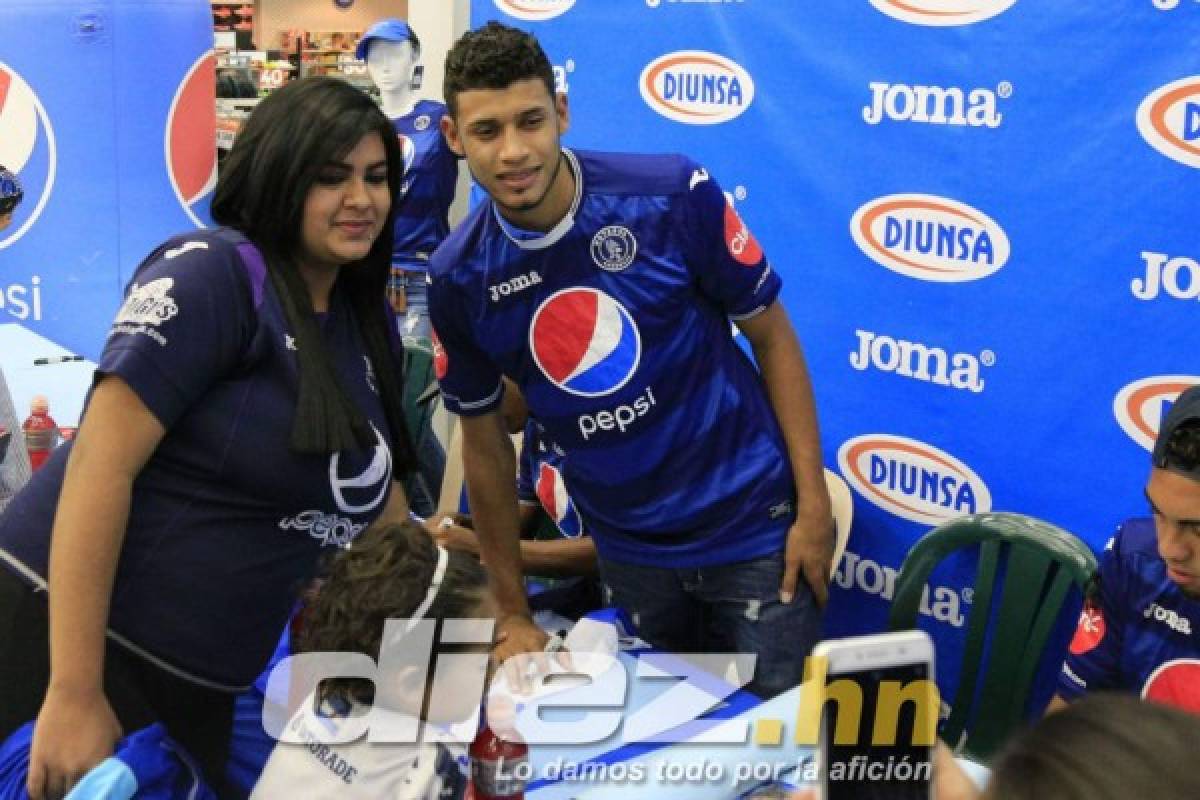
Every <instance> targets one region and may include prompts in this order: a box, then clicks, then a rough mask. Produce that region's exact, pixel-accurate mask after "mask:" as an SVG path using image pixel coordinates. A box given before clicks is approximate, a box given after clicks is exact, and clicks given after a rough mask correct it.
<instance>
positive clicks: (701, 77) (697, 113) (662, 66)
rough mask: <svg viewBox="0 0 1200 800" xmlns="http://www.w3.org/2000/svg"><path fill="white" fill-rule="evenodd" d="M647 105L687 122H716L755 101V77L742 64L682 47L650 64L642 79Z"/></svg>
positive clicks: (690, 123)
mask: <svg viewBox="0 0 1200 800" xmlns="http://www.w3.org/2000/svg"><path fill="white" fill-rule="evenodd" d="M638 88H639V89H640V91H641V93H642V99H643V100H645V101H646V105H648V106H650V108H652V109H653V110H654V111H656V112H658V113H659V114H661V115H663V116H664V117H666V118H667V119H671V120H674V121H676V122H682V123H684V124H685V125H716V124H718V123H722V122H728V121H730V120H732V119H734V118H736V117H738V116H740V115H741V114H742V112H744V111H745V110H746V109H747V108H749V107H750V104H751V103H752V102H753V101H754V80H753V79H752V78H751V77H750V73H748V72H746V70H745V69H743V68H742V66H741V65H740V64H738V63H737V62H735V61H732V60H730V59H728V58H726V57H725V56H722V55H718V54H716V53H709V52H705V51H703V50H680V51H677V52H674V53H667V54H666V55H663V56H659V57H658V58H656V59H654V60H653V61H651V62H650V63H649V64H647V65H646V67H645V69H643V70H642V74H641V77H640V78H639V80H638Z"/></svg>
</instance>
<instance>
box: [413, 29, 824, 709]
mask: <svg viewBox="0 0 1200 800" xmlns="http://www.w3.org/2000/svg"><path fill="white" fill-rule="evenodd" d="M444 86H445V95H446V105H447V107H448V109H449V114H448V116H447V117H445V118H443V120H442V132H443V133H444V134H445V136H446V140H447V142H448V143H449V145H450V148H451V149H452V150H454V151H455V152H456V153H458V154H459V155H460V156H463V157H465V158H466V159H467V164H468V166H469V167H470V169H471V173H472V175H473V176H474V178H475V180H476V182H477V183H478V184H479V185H480V186H481V187H483V189H484V190H485V191H486V192H487V194H488V195H489V201H488V202H486V203H483V204H481V205H480V206H479V207H477V208H476V209H475V210H474V211H473V212H472V214H471V215H470V216H469V217H468V218H467V219H466V220H465V221H464V222H463V223H462V224H461V225H460V226H459V227H458V228H456V229H455V231H454V232H452V233H451V235H450V236H449V238H447V240H446V241H445V242H444V243H443V244H442V246H441V247H439V248H438V250H437V251H436V252H435V253H434V256H433V259H432V261H431V263H430V277H431V290H430V311H431V317H432V320H433V326H434V329H435V331H436V334H437V336H438V337H440V343H439V344H438V345H436V346H435V350H436V351H437V368H438V374H439V379H440V382H441V387H442V392H443V396H444V399H445V402H446V405H447V407H448V408H449V409H450V410H451V411H453V412H455V413H458V414H459V415H460V416H461V418H462V423H461V424H462V425H463V437H464V469H465V472H466V477H467V483H468V487H469V493H470V502H471V509H472V512H473V514H474V518H475V525H476V529H477V530H478V531H479V533H480V542H481V547H482V550H483V556H484V560H485V562H486V563H487V565H488V567H489V569H490V570H491V571H492V574H493V581H494V586H495V590H496V593H497V598H498V601H499V605H500V618H499V622H498V625H499V636H500V639H501V641H500V643H499V645H498V647H497V648H496V656H497V658H498V659H499V660H504V659H505V658H507V657H508V656H510V655H514V654H517V653H522V652H529V651H533V650H538V649H540V648H541V646H542V643H543V641H544V639H545V636H544V634H542V633H541V631H539V630H538V629H537V628H536V627H535V626H534V625H533V624H532V623H531V621H530V619H529V614H528V608H527V606H526V601H525V597H524V595H523V593H522V591H521V582H520V569H519V567H520V558H519V552H518V548H517V528H518V525H517V502H516V497H515V492H514V488H513V481H512V479H511V476H512V475H513V474H514V471H515V466H514V461H513V454H512V449H511V444H510V442H509V440H508V435H507V433H506V432H505V430H504V425H503V423H502V421H501V419H500V417H499V415H498V413H497V411H496V409H497V406H498V404H499V402H500V398H501V395H502V393H503V387H502V384H501V376H507V377H509V378H511V379H512V380H513V381H515V382H516V384H517V386H518V387H519V388H520V390H521V392H522V394H523V395H524V396H525V400H526V402H527V403H528V406H529V410H530V414H531V416H532V417H533V418H534V419H535V420H536V421H537V423H538V424H539V425H541V426H542V427H543V428H544V429H545V431H546V433H547V435H548V436H549V437H550V438H551V439H552V440H553V441H554V442H556V443H557V444H558V445H559V446H561V447H562V448H563V451H564V453H565V454H566V460H565V462H564V464H565V466H564V470H565V473H564V475H563V478H564V480H565V482H566V483H567V484H568V485H569V486H570V487H571V495H572V500H573V501H574V503H575V507H576V509H577V511H578V513H579V514H580V517H581V519H582V523H583V526H584V527H585V528H586V529H587V530H588V532H589V533H590V534H591V535H592V536H593V538H594V539H595V541H596V546H597V548H598V550H599V554H600V565H601V572H602V574H603V577H604V579H605V582H606V583H607V584H608V585H609V587H610V589H611V590H612V592H613V595H614V599H615V601H616V603H617V604H618V605H620V606H622V607H624V608H625V609H626V610H627V611H628V612H629V613H630V614H631V616H632V617H633V618H634V620H635V622H636V624H637V625H638V627H639V633H640V634H641V636H642V637H643V638H645V639H647V640H648V641H650V642H651V643H653V644H655V645H656V646H658V647H660V648H663V649H668V650H674V651H679V652H688V651H709V652H713V651H717V652H727V651H737V652H748V653H754V654H756V655H757V657H758V664H757V667H756V671H755V680H754V682H753V683H752V688H755V689H757V690H758V691H760V692H763V693H775V692H779V691H782V690H784V689H787V688H789V687H790V686H793V685H795V684H796V683H797V682H798V681H799V680H800V678H801V676H802V672H803V659H804V656H805V655H807V653H808V650H809V648H810V647H811V645H812V644H813V642H814V641H815V640H816V638H817V633H818V627H819V617H820V614H819V605H820V604H821V603H823V602H824V598H825V594H826V590H827V585H828V577H829V565H830V558H831V554H832V550H833V535H832V534H833V526H832V519H831V517H830V510H829V497H828V494H827V493H826V489H825V484H824V481H823V478H822V467H821V451H820V444H819V440H818V432H817V421H816V413H815V410H814V407H813V405H814V404H813V398H812V390H811V387H810V384H809V379H808V373H807V370H806V367H805V364H804V358H803V356H802V354H801V350H800V346H799V343H798V341H797V340H796V336H795V334H794V332H793V330H792V327H791V324H790V323H789V321H788V318H787V315H786V313H785V312H784V310H783V307H782V305H780V303H779V302H778V301H777V299H776V298H777V296H778V294H779V290H780V280H779V277H778V275H777V274H776V273H775V272H773V271H772V269H771V267H770V265H769V264H768V263H767V261H766V259H765V258H764V257H763V254H762V251H761V249H760V248H759V246H758V243H757V242H756V241H755V240H754V237H753V236H752V235H751V234H750V232H749V231H748V230H747V229H746V226H745V225H744V224H743V223H742V221H741V219H740V218H739V217H738V215H737V212H736V211H734V209H733V207H732V206H731V205H729V203H728V202H727V201H726V199H725V196H724V194H723V193H722V192H721V189H720V187H719V186H718V185H717V183H716V181H715V180H714V179H713V177H712V176H711V175H709V173H708V171H707V170H706V169H705V168H704V167H702V166H700V165H698V164H695V163H693V162H692V161H690V160H688V159H686V158H684V157H681V156H651V155H625V154H615V153H594V152H582V151H579V152H576V151H571V150H568V149H564V148H562V147H561V146H560V143H559V139H560V135H561V134H562V133H563V132H564V131H565V130H566V128H567V124H568V121H569V114H568V110H567V100H566V97H565V95H561V94H558V95H556V94H555V92H554V77H553V73H552V70H551V67H550V63H549V60H548V59H547V58H546V55H545V53H544V52H543V51H542V49H541V47H540V45H539V44H538V42H537V40H536V39H535V38H534V37H533V36H531V35H529V34H526V33H523V32H521V31H517V30H515V29H512V28H509V27H506V26H504V25H501V24H499V23H489V24H488V25H487V26H485V27H483V28H481V29H479V30H477V31H472V32H469V33H467V34H466V35H464V36H463V37H462V38H461V39H460V40H459V41H458V42H457V43H456V44H455V45H454V47H453V48H452V49H451V51H450V53H449V54H448V55H447V58H446V79H445V84H444ZM731 319H732V320H733V321H734V322H736V324H737V325H738V327H739V329H740V330H741V331H742V333H743V334H744V335H745V336H746V338H747V340H748V341H749V342H750V345H751V348H752V349H753V351H754V355H755V361H757V363H758V369H755V365H754V363H753V362H752V361H751V360H750V359H749V358H748V357H747V356H746V355H745V354H744V353H743V351H742V350H741V349H740V348H739V347H738V346H737V344H736V343H735V341H734V339H733V337H732V336H731V334H730V320H731Z"/></svg>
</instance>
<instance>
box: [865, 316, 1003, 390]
mask: <svg viewBox="0 0 1200 800" xmlns="http://www.w3.org/2000/svg"><path fill="white" fill-rule="evenodd" d="M854 333H855V335H856V336H858V349H857V350H856V351H854V352H851V353H850V366H852V367H854V368H855V369H857V370H860V371H862V370H866V369H867V368H869V367H873V368H875V369H877V370H880V371H881V372H894V373H895V374H897V375H900V376H903V377H905V378H912V379H914V380H918V381H926V382H927V383H936V384H937V385H939V386H949V387H951V388H953V389H966V390H967V391H969V392H975V393H979V392H982V391H983V385H984V381H983V379H982V378H981V377H980V376H979V372H980V366H981V365H982V366H987V367H990V366H992V365H993V364H995V363H996V356H995V354H994V353H993V352H992V351H991V350H984V351H983V352H982V353H980V355H979V356H978V357H977V356H975V355H972V354H971V353H955V354H954V355H953V356H951V355H950V354H949V353H947V352H946V351H945V350H944V349H942V348H940V347H930V346H929V345H925V344H921V343H920V342H910V341H907V340H905V339H893V338H892V337H890V336H885V335H883V334H878V333H874V332H872V331H864V330H856V331H855V332H854Z"/></svg>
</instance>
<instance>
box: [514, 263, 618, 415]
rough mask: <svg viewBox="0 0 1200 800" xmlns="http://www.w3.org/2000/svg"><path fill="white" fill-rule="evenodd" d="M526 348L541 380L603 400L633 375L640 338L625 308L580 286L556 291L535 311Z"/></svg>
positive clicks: (609, 298) (592, 290) (594, 290)
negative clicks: (543, 377)
mask: <svg viewBox="0 0 1200 800" xmlns="http://www.w3.org/2000/svg"><path fill="white" fill-rule="evenodd" d="M529 350H530V352H532V353H533V360H534V362H536V363H537V365H538V368H539V369H540V370H541V371H542V374H543V375H545V376H546V379H547V380H549V381H550V382H551V383H553V384H554V385H555V386H557V387H558V388H560V389H562V390H563V391H564V392H569V393H570V394H574V395H579V396H581V397H602V396H604V395H608V394H612V393H613V392H615V391H617V390H618V389H620V388H621V387H622V386H624V385H625V384H626V383H628V382H629V379H630V378H631V377H633V373H634V372H635V371H636V370H637V367H638V363H639V361H640V360H641V355H642V339H641V335H640V334H639V333H638V329H637V325H636V324H634V321H633V317H631V316H630V315H629V312H628V311H626V310H625V307H624V306H622V305H621V304H620V303H618V302H617V301H616V300H614V299H613V298H611V297H609V296H608V295H607V294H605V293H604V292H601V291H599V290H597V289H588V288H582V287H580V288H573V289H563V290H562V291H560V292H555V293H554V294H552V295H550V297H548V298H546V300H545V302H543V303H542V305H541V306H540V307H539V308H538V310H537V311H536V312H534V315H533V322H532V323H531V324H530V326H529Z"/></svg>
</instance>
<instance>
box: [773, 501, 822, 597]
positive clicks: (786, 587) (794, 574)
mask: <svg viewBox="0 0 1200 800" xmlns="http://www.w3.org/2000/svg"><path fill="white" fill-rule="evenodd" d="M833 545H834V527H833V517H832V516H831V515H830V513H829V510H828V509H827V508H822V509H819V510H816V511H813V510H811V509H809V510H806V509H805V508H804V507H801V508H800V510H799V511H798V512H797V514H796V521H795V522H793V523H792V527H791V528H789V529H788V532H787V544H786V545H785V546H784V551H783V585H782V586H780V587H779V596H780V599H781V600H783V602H785V603H790V602H792V598H794V597H795V596H796V581H797V580H798V578H799V577H800V576H801V575H803V577H804V580H806V581H807V582H808V586H809V588H810V589H812V592H813V596H814V597H815V598H816V600H817V606H818V607H820V608H823V607H824V606H825V601H826V600H827V599H828V598H829V572H830V567H831V565H832V562H833Z"/></svg>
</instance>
